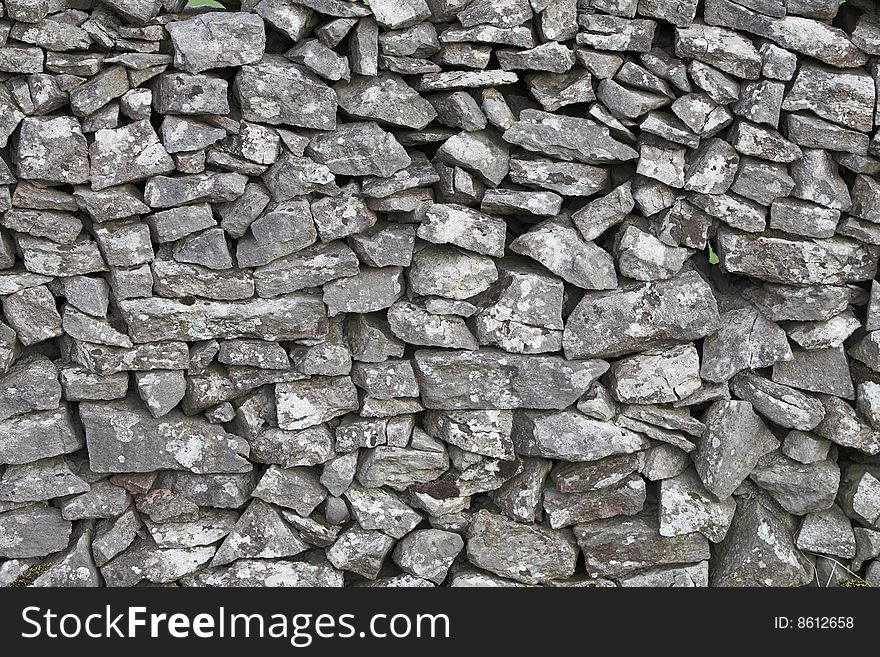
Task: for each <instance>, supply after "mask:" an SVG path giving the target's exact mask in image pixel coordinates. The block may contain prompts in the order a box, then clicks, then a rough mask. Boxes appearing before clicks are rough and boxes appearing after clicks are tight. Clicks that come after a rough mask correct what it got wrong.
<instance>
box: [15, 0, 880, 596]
mask: <svg viewBox="0 0 880 657" xmlns="http://www.w3.org/2000/svg"><path fill="white" fill-rule="evenodd" d="M184 4H185V3H184V2H183V1H182V0H126V1H122V0H102V1H101V2H90V1H88V0H6V2H0V308H2V318H0V319H2V322H0V584H4V585H5V584H13V585H35V586H104V585H106V586H114V587H116V586H135V585H172V586H218V587H220V586H222V587H225V586H435V585H449V586H521V585H540V586H706V585H712V586H741V585H757V586H804V585H810V584H817V583H818V584H820V585H822V586H826V585H837V584H838V583H842V582H844V580H847V581H849V582H853V581H855V582H859V581H860V580H865V581H867V582H868V583H869V584H872V585H877V584H880V560H878V556H880V288H878V287H877V284H876V282H875V280H874V278H875V276H876V273H877V265H878V256H880V178H878V174H880V142H878V137H877V131H876V128H877V126H878V124H880V102H878V98H880V95H878V85H880V14H878V13H877V8H876V6H875V3H873V2H870V1H868V0H856V1H850V2H847V3H845V4H844V5H842V6H840V5H839V4H838V0H736V1H733V0H705V1H704V2H703V3H697V2H696V1H695V0H371V1H370V3H369V5H366V4H363V3H360V2H351V1H348V0H245V1H243V2H241V3H238V2H224V3H223V4H225V5H227V9H228V11H207V12H206V11H201V12H194V11H193V10H184V6H183V5H184Z"/></svg>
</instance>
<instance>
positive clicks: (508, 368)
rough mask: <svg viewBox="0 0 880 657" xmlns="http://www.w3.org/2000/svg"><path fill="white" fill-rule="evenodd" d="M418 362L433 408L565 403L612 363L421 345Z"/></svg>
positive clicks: (421, 381)
mask: <svg viewBox="0 0 880 657" xmlns="http://www.w3.org/2000/svg"><path fill="white" fill-rule="evenodd" d="M415 367H416V374H417V377H418V380H419V387H420V389H421V393H422V400H423V402H424V403H425V405H426V406H427V407H428V408H438V409H447V410H453V409H480V408H487V407H488V408H500V409H504V408H557V409H561V408H565V407H566V406H568V405H569V404H571V403H573V402H574V400H576V399H577V398H578V397H579V396H580V395H581V394H582V393H583V392H584V390H586V388H587V387H588V386H589V385H590V384H591V383H592V382H593V381H594V380H595V379H596V378H598V377H599V376H600V375H601V374H602V373H604V372H605V371H606V370H607V368H608V365H607V363H605V362H604V361H597V360H592V361H590V360H587V361H566V360H564V359H562V358H559V357H558V356H525V355H516V354H508V353H505V352H503V351H498V350H495V349H481V350H479V351H473V352H467V351H458V352H444V351H429V350H421V351H417V352H416V354H415ZM478 381H479V382H480V385H479V387H476V388H475V387H474V386H475V384H476V382H478Z"/></svg>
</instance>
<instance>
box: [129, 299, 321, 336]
mask: <svg viewBox="0 0 880 657" xmlns="http://www.w3.org/2000/svg"><path fill="white" fill-rule="evenodd" d="M120 311H121V314H122V318H123V320H125V322H126V323H127V324H128V326H129V333H130V335H131V337H132V339H133V340H134V341H135V342H156V341H160V340H208V339H211V338H257V339H261V340H295V339H298V338H303V337H312V338H315V337H320V336H322V335H324V334H325V333H326V332H327V318H326V315H325V310H324V307H323V304H322V303H321V301H320V299H319V298H318V297H316V296H315V295H309V294H304V293H294V294H291V295H286V296H283V297H276V298H275V299H265V300H263V299H260V300H253V301H240V302H220V301H196V302H195V303H194V304H191V305H187V304H185V303H182V302H180V301H177V300H173V299H161V298H159V297H152V298H145V299H128V300H125V301H121V302H120Z"/></svg>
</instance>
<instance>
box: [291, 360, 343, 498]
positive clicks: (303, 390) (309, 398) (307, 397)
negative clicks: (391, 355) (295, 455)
mask: <svg viewBox="0 0 880 657" xmlns="http://www.w3.org/2000/svg"><path fill="white" fill-rule="evenodd" d="M275 396H276V404H277V413H278V426H279V427H280V428H282V429H288V430H294V431H295V430H299V429H306V428H308V427H311V426H315V425H318V424H321V423H322V422H326V421H327V420H331V419H333V418H334V417H339V416H340V415H344V414H345V413H346V412H348V411H354V410H357V408H358V398H357V391H356V389H355V387H354V384H353V383H352V382H351V379H350V378H349V377H347V376H337V377H313V378H312V379H309V380H306V381H293V382H290V383H279V384H278V385H277V386H276V387H275ZM306 515H308V514H306Z"/></svg>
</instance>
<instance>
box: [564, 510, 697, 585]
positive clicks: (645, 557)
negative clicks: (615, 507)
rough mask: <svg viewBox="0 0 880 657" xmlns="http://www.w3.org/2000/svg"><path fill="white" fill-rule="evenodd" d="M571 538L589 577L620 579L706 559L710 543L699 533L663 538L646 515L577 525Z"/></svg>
mask: <svg viewBox="0 0 880 657" xmlns="http://www.w3.org/2000/svg"><path fill="white" fill-rule="evenodd" d="M574 535H575V538H576V539H577V542H578V546H579V547H580V549H581V551H582V552H583V553H584V557H585V558H586V566H587V572H588V573H589V574H590V576H591V577H620V576H621V575H628V574H630V573H633V572H635V571H638V570H642V569H645V568H650V567H656V566H665V565H670V564H686V563H696V562H699V561H703V560H705V559H708V558H709V542H708V541H707V540H706V538H705V537H704V536H702V535H701V534H700V533H698V532H692V533H690V534H685V535H683V536H670V537H667V536H662V535H661V534H660V531H659V522H658V520H657V519H656V518H653V517H648V516H635V517H626V516H619V517H617V518H608V519H605V520H596V521H594V522H589V523H585V524H582V525H576V526H575V528H574Z"/></svg>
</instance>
